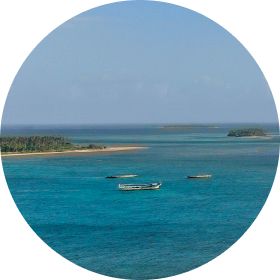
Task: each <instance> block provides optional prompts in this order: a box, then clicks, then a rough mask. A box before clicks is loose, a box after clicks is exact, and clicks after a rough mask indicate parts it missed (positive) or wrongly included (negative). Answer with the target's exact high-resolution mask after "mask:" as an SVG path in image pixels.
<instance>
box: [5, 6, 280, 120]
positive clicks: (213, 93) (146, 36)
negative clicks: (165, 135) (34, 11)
mask: <svg viewBox="0 0 280 280" xmlns="http://www.w3.org/2000/svg"><path fill="white" fill-rule="evenodd" d="M277 121H278V117H277V112H276V107H275V103H274V100H273V96H272V93H271V91H270V89H269V86H268V84H267V82H266V79H265V77H264V75H263V73H262V71H261V70H260V68H259V67H258V65H257V63H256V62H255V61H254V59H253V58H252V56H251V55H250V54H249V52H248V51H247V50H246V49H245V48H244V47H243V46H242V44H241V43H240V42H238V41H237V40H236V39H235V38H234V37H233V36H232V35H231V34H230V33H228V32H227V31H226V30H225V29H223V28H222V27H221V26H219V25H218V24H216V23H215V22H213V21H212V20H210V19H208V18H206V17H204V16H202V15H200V14H198V13H196V12H193V11H191V10H188V9H186V8H183V7H179V6H176V5H171V4H167V3H161V2H148V1H136V2H118V3H113V4H108V5H104V6H101V7H98V8H95V9H92V10H89V11H87V12H85V13H82V14H80V15H78V16H76V17H74V18H72V19H70V20H68V21H67V22H65V23H64V24H62V25H60V26H59V27H58V28H56V29H55V30H54V31H53V32H51V33H50V34H49V35H48V36H47V37H46V38H45V39H44V40H42V41H41V42H40V43H39V44H38V46H37V47H36V48H35V49H34V50H33V51H32V53H31V54H30V55H29V57H28V58H27V59H26V61H25V62H24V63H23V65H22V67H21V68H20V70H19V72H18V74H17V76H16V77H15V79H14V82H13V84H12V86H11V89H10V92H9V94H8V97H7V100H6V104H5V107H4V112H3V116H2V124H3V125H7V124H10V125H16V124H25V125H26V124H56V125H59V124H133V123H230V122H233V123H236V122H237V123H242V122H243V123H266V122H274V123H276V122H277Z"/></svg>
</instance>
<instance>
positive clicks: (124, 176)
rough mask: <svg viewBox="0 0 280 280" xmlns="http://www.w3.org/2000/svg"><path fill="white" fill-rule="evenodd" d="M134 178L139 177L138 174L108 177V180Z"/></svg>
mask: <svg viewBox="0 0 280 280" xmlns="http://www.w3.org/2000/svg"><path fill="white" fill-rule="evenodd" d="M132 177H138V175H136V174H124V175H116V176H107V177H106V178H110V179H112V178H132Z"/></svg>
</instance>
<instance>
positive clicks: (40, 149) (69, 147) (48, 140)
mask: <svg viewBox="0 0 280 280" xmlns="http://www.w3.org/2000/svg"><path fill="white" fill-rule="evenodd" d="M0 148H1V157H2V158H3V157H4V158H5V157H6V158H30V157H54V156H56V157H57V156H73V155H75V156H79V155H100V154H116V153H132V152H138V151H140V150H141V149H143V148H145V147H142V146H140V145H129V144H127V145H112V146H110V147H106V146H104V145H101V144H95V143H90V144H86V145H85V144H74V143H73V142H72V141H71V140H70V139H69V138H66V137H63V136H12V137H0Z"/></svg>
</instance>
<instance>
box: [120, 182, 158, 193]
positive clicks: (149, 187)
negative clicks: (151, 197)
mask: <svg viewBox="0 0 280 280" xmlns="http://www.w3.org/2000/svg"><path fill="white" fill-rule="evenodd" d="M161 185H162V183H153V184H141V185H137V184H133V185H132V184H119V189H120V190H122V191H140V190H157V189H159V187H160V186H161Z"/></svg>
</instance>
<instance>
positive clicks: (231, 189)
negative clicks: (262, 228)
mask: <svg viewBox="0 0 280 280" xmlns="http://www.w3.org/2000/svg"><path fill="white" fill-rule="evenodd" d="M34 131H35V132H36V133H38V130H36V129H35V128H30V129H29V130H27V129H26V128H24V129H22V130H16V131H15V132H17V133H32V132H33V133H35V132H34ZM225 131H226V128H225V127H223V128H220V129H218V130H217V131H209V130H206V131H204V130H203V131H190V132H182V131H181V132H180V131H177V132H166V131H162V130H160V129H158V128H155V127H152V126H149V127H138V128H133V129H132V128H127V127H124V128H123V127H122V128H118V129H116V128H110V127H106V128H102V129H96V128H94V129H84V128H83V129H77V128H75V129H71V128H69V127H68V128H67V129H63V130H62V129H59V128H56V130H54V129H50V128H48V129H45V130H42V131H41V130H40V133H57V132H59V133H60V134H65V135H66V136H69V137H70V138H72V139H73V140H74V141H75V142H81V143H90V142H92V141H94V142H100V143H104V144H105V145H109V144H116V143H123V144H126V143H137V144H143V145H146V146H148V147H149V149H147V150H143V151H141V152H138V153H132V154H127V153H126V154H115V155H95V156H73V157H55V158H28V159H3V160H2V162H3V168H4V172H5V176H6V179H7V182H8V186H9V188H10V191H11V194H12V196H13V198H14V200H15V202H16V204H17V206H18V208H19V210H20V211H21V213H22V215H23V216H24V218H25V219H26V221H27V222H28V223H29V225H30V226H31V227H32V229H33V230H34V231H35V232H36V233H37V234H38V235H39V236H40V237H41V238H42V239H43V240H44V241H45V242H46V243H47V244H48V245H49V246H50V247H51V248H53V249H54V250H55V251H57V252H58V253H59V254H61V255H62V256H64V257H65V258H67V259H68V260H70V261H72V262H74V263H75V264H77V265H80V266H81V267H84V268H86V269H88V270H91V271H94V272H97V273H100V274H103V275H107V276H112V277H118V278H126V279H151V278H152V279H154V278H163V277H168V276H174V275H177V274H180V273H184V272H187V271H189V270H191V269H194V268H196V267H199V266H201V265H203V264H205V263H206V262H208V261H210V260H212V259H213V258H215V257H217V256H218V255H220V254H221V253H222V252H224V251H225V250H226V249H228V248H229V247H230V246H231V245H232V244H233V243H234V242H236V241H237V240H238V239H239V238H240V237H241V236H242V235H243V234H244V232H245V231H246V230H247V229H248V227H249V226H250V225H251V224H252V222H253V221H254V220H255V218H256V217H257V215H258V214H259V212H260V210H261V208H262V207H263V205H264V203H265V201H266V199H267V196H268V194H269V192H270V189H271V186H272V184H273V180H274V177H275V172H276V168H277V163H278V155H279V137H278V136H277V127H274V130H272V132H273V133H272V134H273V135H272V136H271V137H267V138H259V139H250V138H246V139H245V138H228V137H226V134H225ZM9 133H10V131H9ZM198 173H205V174H212V178H207V179H187V178H186V177H187V175H196V174H198ZM118 174H138V175H139V177H135V178H122V179H107V178H105V177H106V176H110V175H118ZM158 181H161V182H162V183H163V184H162V186H161V187H160V189H159V190H152V191H132V192H123V191H120V190H118V188H117V185H118V184H119V183H134V182H136V183H137V182H139V183H149V182H158Z"/></svg>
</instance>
